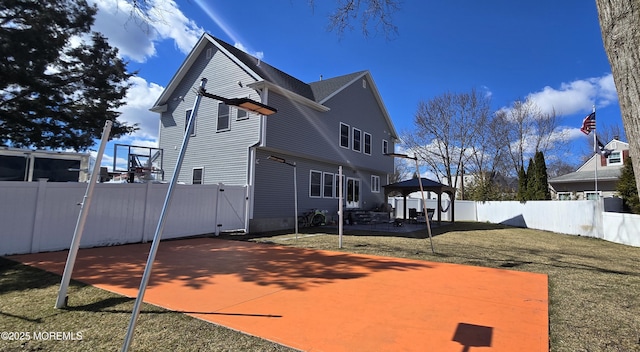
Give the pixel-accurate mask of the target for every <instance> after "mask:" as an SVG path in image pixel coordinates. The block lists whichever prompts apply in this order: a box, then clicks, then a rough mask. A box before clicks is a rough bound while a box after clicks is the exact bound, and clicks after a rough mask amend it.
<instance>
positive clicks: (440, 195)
mask: <svg viewBox="0 0 640 352" xmlns="http://www.w3.org/2000/svg"><path fill="white" fill-rule="evenodd" d="M436 208H438V226H440V225H442V192H438V204H436Z"/></svg>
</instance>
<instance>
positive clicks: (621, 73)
mask: <svg viewBox="0 0 640 352" xmlns="http://www.w3.org/2000/svg"><path fill="white" fill-rule="evenodd" d="M596 5H597V7H598V18H599V20H600V30H601V32H602V41H603V42H604V49H605V51H606V52H607V57H608V58H609V64H610V65H611V72H612V73H613V80H614V82H615V84H616V90H617V91H618V102H619V103H620V111H621V112H622V121H623V123H624V129H625V131H626V133H627V136H628V137H629V149H630V154H631V156H632V158H631V161H632V163H633V168H634V169H636V170H640V117H639V116H638V111H640V71H639V70H638V67H640V50H638V48H639V47H640V1H638V0H632V1H629V0H596ZM635 178H636V185H638V193H639V194H640V172H637V173H636V174H635Z"/></svg>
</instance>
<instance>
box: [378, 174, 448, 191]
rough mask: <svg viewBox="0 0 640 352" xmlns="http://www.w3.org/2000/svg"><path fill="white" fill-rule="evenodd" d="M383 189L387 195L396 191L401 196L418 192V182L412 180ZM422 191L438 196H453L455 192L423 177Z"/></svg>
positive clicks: (415, 179)
mask: <svg viewBox="0 0 640 352" xmlns="http://www.w3.org/2000/svg"><path fill="white" fill-rule="evenodd" d="M383 187H384V190H385V193H389V192H392V191H398V192H401V193H403V194H409V193H413V192H420V182H419V180H418V179H417V178H412V179H409V180H406V181H401V182H396V183H392V184H389V185H386V186H383ZM422 189H424V190H425V191H430V192H435V193H438V194H440V193H443V192H444V193H449V194H452V195H453V194H454V193H455V192H456V189H455V187H451V186H448V185H445V184H442V183H440V182H436V181H434V180H430V179H428V178H424V177H423V178H422Z"/></svg>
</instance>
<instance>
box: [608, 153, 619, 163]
mask: <svg viewBox="0 0 640 352" xmlns="http://www.w3.org/2000/svg"><path fill="white" fill-rule="evenodd" d="M621 154H622V153H621V152H611V154H609V156H608V157H607V165H621V164H622V156H621Z"/></svg>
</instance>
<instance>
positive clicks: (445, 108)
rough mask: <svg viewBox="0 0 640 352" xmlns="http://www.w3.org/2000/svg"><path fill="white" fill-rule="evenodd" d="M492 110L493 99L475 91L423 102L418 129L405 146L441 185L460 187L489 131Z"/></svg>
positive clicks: (420, 104) (417, 112)
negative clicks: (481, 139)
mask: <svg viewBox="0 0 640 352" xmlns="http://www.w3.org/2000/svg"><path fill="white" fill-rule="evenodd" d="M489 106H490V101H489V98H488V97H487V96H484V95H480V94H479V93H478V92H477V91H476V90H475V89H472V90H471V91H470V92H468V93H457V94H456V93H445V94H442V95H440V96H437V97H435V98H433V99H431V100H428V101H426V102H424V101H421V102H419V103H418V109H417V111H416V115H415V118H414V124H415V129H414V130H413V131H410V132H407V133H406V134H405V137H404V140H405V144H406V145H407V147H408V148H409V149H411V150H413V151H414V152H415V153H416V155H417V156H418V158H419V159H420V160H421V161H422V162H424V163H425V164H426V165H427V167H428V169H429V170H430V171H432V172H433V173H434V174H435V175H436V178H437V179H438V181H440V182H446V183H448V184H450V185H452V186H453V187H457V183H458V179H459V178H460V176H461V175H462V173H463V170H462V169H463V165H464V163H465V161H466V160H467V159H468V154H469V152H470V151H472V149H473V148H474V147H475V146H476V145H477V142H478V138H479V135H480V133H479V131H481V130H482V129H483V128H486V123H485V121H487V116H488V115H489V111H490V108H489ZM445 180H446V181H445Z"/></svg>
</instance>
